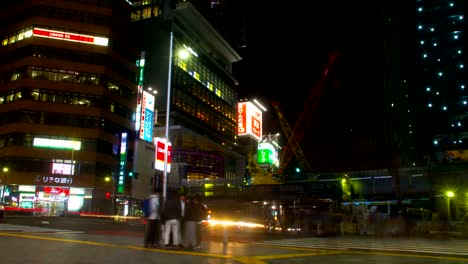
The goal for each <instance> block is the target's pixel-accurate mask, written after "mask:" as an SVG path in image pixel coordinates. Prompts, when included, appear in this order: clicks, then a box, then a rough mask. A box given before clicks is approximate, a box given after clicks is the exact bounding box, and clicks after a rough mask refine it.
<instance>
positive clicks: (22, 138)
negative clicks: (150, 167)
mask: <svg viewBox="0 0 468 264" xmlns="http://www.w3.org/2000/svg"><path fill="white" fill-rule="evenodd" d="M0 17H1V18H2V21H3V22H2V24H1V25H0V28H1V30H0V32H1V34H2V35H1V36H0V38H1V46H0V120H1V121H0V166H1V167H3V168H5V171H4V172H0V173H2V174H1V175H0V179H1V185H0V186H2V193H1V197H2V200H3V201H4V202H5V203H6V204H8V205H10V206H13V207H19V208H23V209H34V210H38V211H40V212H42V213H44V214H49V215H59V214H61V213H62V212H64V211H68V212H71V211H75V212H77V211H85V212H99V213H110V212H111V211H113V209H115V207H117V206H115V205H116V204H113V203H112V202H111V200H112V199H111V197H125V196H126V195H127V194H128V192H129V190H130V189H131V187H130V186H129V184H130V182H131V181H129V180H128V179H125V177H120V176H119V175H121V174H122V175H123V176H126V175H125V174H126V172H127V170H128V168H130V169H131V165H132V164H131V159H132V154H131V153H132V146H133V144H132V141H133V137H134V129H133V128H134V124H133V118H134V109H135V108H136V91H137V85H136V76H137V70H138V69H137V67H136V65H135V61H136V59H137V57H138V52H137V51H136V50H135V49H132V48H131V46H130V44H129V35H128V33H129V25H130V18H131V5H130V4H129V3H128V2H127V1H124V0H86V1H85V0H62V1H39V0H24V1H8V2H5V3H2V8H1V10H0ZM117 202H119V200H117ZM114 206H115V207H114Z"/></svg>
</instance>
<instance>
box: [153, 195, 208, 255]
mask: <svg viewBox="0 0 468 264" xmlns="http://www.w3.org/2000/svg"><path fill="white" fill-rule="evenodd" d="M148 199H149V209H150V213H149V215H148V216H147V217H146V222H147V224H146V230H145V237H144V246H145V247H146V248H152V247H160V246H164V247H165V248H188V249H195V248H199V247H200V242H201V236H202V221H203V220H204V219H205V218H206V215H207V211H206V208H205V206H204V205H203V204H202V203H201V197H200V195H199V194H195V195H194V196H192V197H186V195H185V194H183V193H181V194H178V193H176V192H168V193H167V197H166V200H165V201H163V199H162V197H161V194H160V192H159V191H155V192H154V193H152V194H151V195H150V196H149V197H148Z"/></svg>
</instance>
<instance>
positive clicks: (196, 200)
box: [191, 193, 208, 248]
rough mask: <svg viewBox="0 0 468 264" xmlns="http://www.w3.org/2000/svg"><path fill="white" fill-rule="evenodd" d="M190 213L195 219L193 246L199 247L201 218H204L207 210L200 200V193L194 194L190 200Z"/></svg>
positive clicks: (201, 226)
mask: <svg viewBox="0 0 468 264" xmlns="http://www.w3.org/2000/svg"><path fill="white" fill-rule="evenodd" d="M191 208H192V210H191V211H192V213H191V214H192V215H193V218H194V220H195V245H194V248H200V243H201V239H202V234H203V233H202V228H203V220H206V218H207V216H208V212H207V210H206V207H205V206H204V205H203V204H202V202H201V196H200V194H198V193H197V194H195V196H194V197H193V198H192V202H191Z"/></svg>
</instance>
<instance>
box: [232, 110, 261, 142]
mask: <svg viewBox="0 0 468 264" xmlns="http://www.w3.org/2000/svg"><path fill="white" fill-rule="evenodd" d="M237 124H238V125H237V135H238V136H251V137H253V138H254V139H255V140H257V141H260V140H261V139H262V111H261V110H260V109H258V107H256V106H255V105H254V104H253V103H251V102H240V103H239V104H238V108H237Z"/></svg>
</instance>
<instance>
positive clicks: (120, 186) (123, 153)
mask: <svg viewBox="0 0 468 264" xmlns="http://www.w3.org/2000/svg"><path fill="white" fill-rule="evenodd" d="M127 137H128V134H127V133H125V132H124V133H122V135H121V139H120V166H119V178H118V179H117V193H123V192H124V191H125V174H126V172H127Z"/></svg>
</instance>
